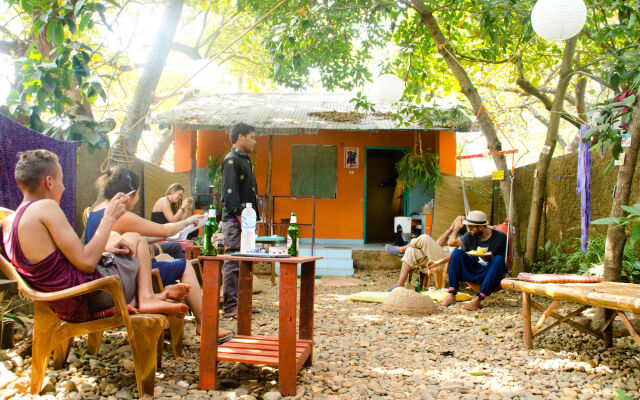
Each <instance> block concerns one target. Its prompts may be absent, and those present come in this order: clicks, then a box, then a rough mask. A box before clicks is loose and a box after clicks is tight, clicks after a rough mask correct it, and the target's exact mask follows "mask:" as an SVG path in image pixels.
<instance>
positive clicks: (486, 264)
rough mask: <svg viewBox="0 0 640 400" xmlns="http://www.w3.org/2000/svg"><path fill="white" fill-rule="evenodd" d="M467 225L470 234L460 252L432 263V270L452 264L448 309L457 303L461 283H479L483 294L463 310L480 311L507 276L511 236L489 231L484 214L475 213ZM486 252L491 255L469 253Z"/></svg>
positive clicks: (463, 241) (450, 267)
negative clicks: (507, 256)
mask: <svg viewBox="0 0 640 400" xmlns="http://www.w3.org/2000/svg"><path fill="white" fill-rule="evenodd" d="M464 224H465V225H467V229H468V231H469V232H467V233H466V234H465V235H464V236H463V237H462V244H461V246H460V249H455V250H454V251H453V252H452V253H451V255H450V256H448V257H445V258H443V259H441V260H438V261H429V263H427V265H428V266H429V268H431V267H433V266H436V265H440V264H444V263H445V262H448V263H449V297H447V299H445V301H443V302H442V306H443V307H446V306H449V305H451V304H454V303H455V302H456V293H457V292H458V287H459V286H460V282H471V283H479V284H480V285H481V286H480V291H479V292H478V293H477V294H476V297H474V298H473V300H471V301H470V302H469V303H467V304H465V305H464V306H463V308H465V309H467V310H476V309H478V308H480V302H481V301H482V300H484V299H485V298H486V297H487V296H488V295H490V294H491V293H493V290H494V289H495V288H496V286H498V284H499V283H500V280H502V278H503V277H504V274H505V272H506V269H507V267H506V265H505V254H506V248H507V235H505V234H504V233H502V232H499V231H496V230H494V229H491V228H489V227H487V216H486V215H485V213H483V212H482V211H471V212H470V213H469V215H468V216H467V218H466V220H465V221H464ZM482 249H484V251H486V252H487V253H488V255H486V256H479V258H478V257H473V256H470V255H469V254H467V252H468V251H473V252H477V251H478V250H480V251H482Z"/></svg>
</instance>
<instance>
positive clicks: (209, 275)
mask: <svg viewBox="0 0 640 400" xmlns="http://www.w3.org/2000/svg"><path fill="white" fill-rule="evenodd" d="M203 264H204V265H203V268H204V271H203V286H202V298H203V299H204V300H205V301H203V302H202V333H201V336H200V389H204V390H215V389H216V380H217V375H218V322H219V314H218V312H219V309H220V285H219V282H220V276H221V273H220V271H221V269H222V261H209V260H206V261H204V263H203Z"/></svg>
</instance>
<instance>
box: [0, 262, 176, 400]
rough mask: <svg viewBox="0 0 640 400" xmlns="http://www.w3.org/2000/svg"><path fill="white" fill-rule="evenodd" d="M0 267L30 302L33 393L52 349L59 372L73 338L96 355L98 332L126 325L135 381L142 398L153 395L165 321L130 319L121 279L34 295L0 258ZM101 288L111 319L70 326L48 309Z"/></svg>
mask: <svg viewBox="0 0 640 400" xmlns="http://www.w3.org/2000/svg"><path fill="white" fill-rule="evenodd" d="M0 269H1V270H2V272H3V273H4V274H5V275H7V277H8V278H9V279H12V280H14V281H16V282H17V284H18V289H19V290H20V292H21V293H22V294H23V295H24V296H26V297H27V298H29V299H30V300H32V301H33V302H34V308H35V311H34V325H33V346H32V351H31V352H32V359H31V393H32V394H38V393H40V390H41V389H42V382H43V380H44V375H45V372H46V369H47V365H48V363H49V357H50V356H51V352H52V351H53V367H54V368H56V369H58V368H61V367H62V366H63V365H64V363H65V362H66V360H67V356H68V355H69V350H70V348H71V343H72V342H73V338H74V337H75V336H80V335H84V334H88V335H89V339H88V344H87V348H88V351H89V353H90V354H93V355H97V353H98V349H99V348H100V340H101V338H102V333H103V332H104V331H105V330H106V329H111V328H119V327H122V326H124V327H125V328H126V330H127V337H128V339H129V344H130V345H131V353H132V355H133V363H134V367H135V374H136V382H137V385H138V393H139V395H140V396H142V395H147V396H151V397H153V389H154V385H155V373H156V366H157V364H158V363H159V360H160V357H161V356H162V347H161V345H162V342H161V341H160V335H161V334H162V331H163V330H164V329H165V328H166V327H167V326H168V321H167V317H166V316H164V315H160V314H134V315H129V311H128V309H127V305H126V303H125V300H124V295H123V294H122V288H121V287H120V278H119V277H117V276H108V277H105V278H101V279H97V280H95V281H91V282H88V283H85V284H82V285H78V286H75V287H72V288H69V289H65V290H60V291H57V292H50V293H45V292H40V291H37V290H35V289H33V288H31V286H29V284H28V283H27V282H26V281H25V280H24V279H22V277H21V276H20V274H18V272H17V271H16V269H15V267H14V266H13V264H11V263H10V262H9V261H8V260H7V259H5V258H4V257H3V256H2V255H0ZM96 290H104V291H105V292H107V293H108V294H109V295H110V296H111V297H112V298H113V302H114V310H115V313H114V315H112V316H110V317H106V318H101V319H96V320H92V321H87V322H79V323H72V322H68V321H64V320H62V319H60V318H59V317H58V316H57V315H56V313H55V312H54V311H53V310H52V309H51V307H49V304H48V302H49V301H55V300H61V299H66V298H70V297H75V296H79V295H83V294H87V293H91V292H94V291H96Z"/></svg>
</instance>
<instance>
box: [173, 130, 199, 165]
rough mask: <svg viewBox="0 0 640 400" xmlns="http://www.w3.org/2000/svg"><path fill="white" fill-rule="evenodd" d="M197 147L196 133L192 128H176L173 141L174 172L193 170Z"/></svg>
mask: <svg viewBox="0 0 640 400" xmlns="http://www.w3.org/2000/svg"><path fill="white" fill-rule="evenodd" d="M195 148H196V133H195V132H194V131H191V130H180V129H176V131H175V141H174V142H173V172H185V171H191V160H193V159H194V158H195ZM205 163H206V159H205Z"/></svg>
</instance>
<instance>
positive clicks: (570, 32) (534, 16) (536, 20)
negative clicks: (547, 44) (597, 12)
mask: <svg viewBox="0 0 640 400" xmlns="http://www.w3.org/2000/svg"><path fill="white" fill-rule="evenodd" d="M586 21H587V7H586V6H585V5H584V1H582V0H538V2H537V3H536V5H535V6H533V10H531V25H533V30H534V31H535V32H536V33H537V34H538V36H540V37H541V38H543V39H545V40H552V41H559V40H566V39H569V38H572V37H574V36H575V35H577V34H578V33H580V31H581V30H582V27H583V26H584V24H585V22H586Z"/></svg>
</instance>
